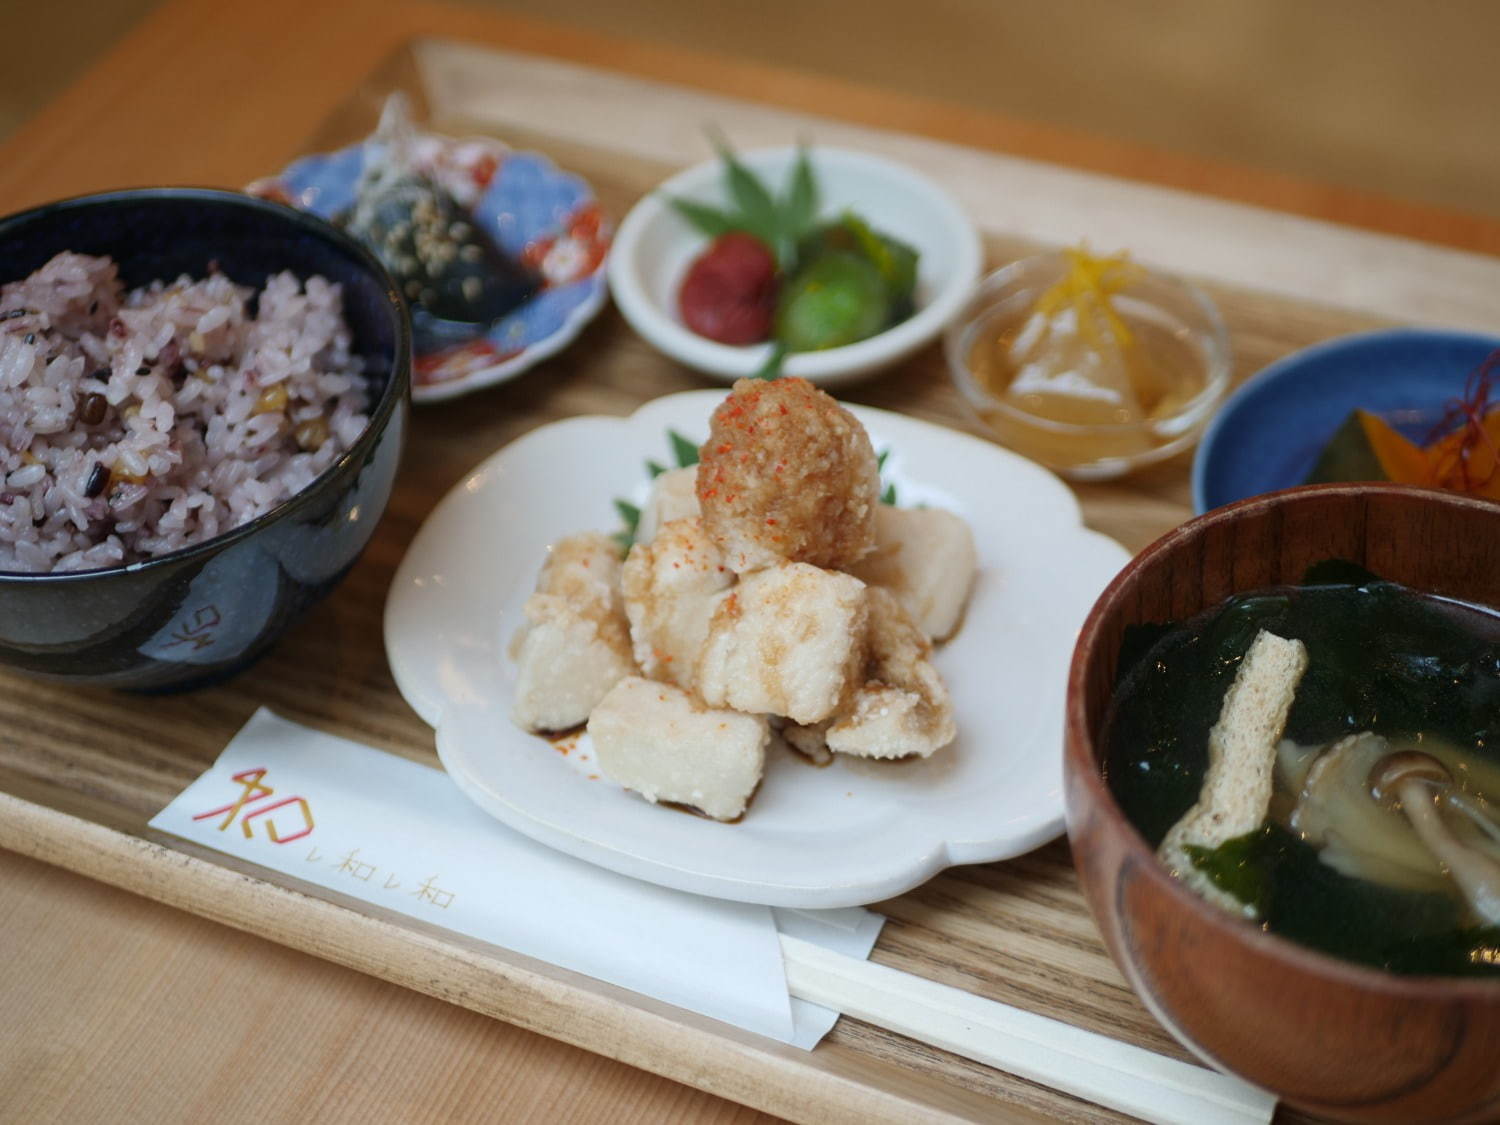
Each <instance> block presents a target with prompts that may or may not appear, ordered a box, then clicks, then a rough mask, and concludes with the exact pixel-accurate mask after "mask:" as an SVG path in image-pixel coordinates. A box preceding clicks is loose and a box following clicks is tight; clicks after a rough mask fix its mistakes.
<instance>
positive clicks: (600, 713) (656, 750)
mask: <svg viewBox="0 0 1500 1125" xmlns="http://www.w3.org/2000/svg"><path fill="white" fill-rule="evenodd" d="M589 736H590V737H591V738H592V739H593V741H594V757H595V760H596V761H597V762H598V763H599V769H600V771H601V772H602V773H603V774H604V775H605V776H606V777H608V778H609V779H610V780H612V781H614V782H615V783H617V784H619V785H623V786H624V787H625V788H626V789H631V790H634V791H635V792H637V793H639V794H640V795H641V796H642V797H645V798H646V800H648V801H650V802H652V803H653V804H654V803H656V802H658V801H670V802H673V803H674V804H679V805H690V806H692V807H693V808H695V809H697V810H699V811H700V812H702V813H704V814H705V815H706V816H711V817H713V818H714V819H715V820H735V819H737V818H738V817H740V816H741V815H743V814H744V812H745V808H746V807H747V806H748V804H749V803H750V798H751V796H752V795H753V794H754V793H755V788H756V786H758V785H759V784H760V779H761V775H762V774H763V773H764V772H765V765H766V743H767V742H768V741H769V740H770V728H769V727H768V726H767V724H766V719H765V717H764V716H763V715H742V714H739V713H738V712H735V711H716V710H712V709H710V708H707V707H705V706H704V705H703V704H702V703H700V702H699V701H698V700H696V699H694V698H693V696H691V695H689V694H688V693H687V692H685V691H683V690H682V689H681V688H678V687H674V686H672V685H671V684H663V683H656V682H654V681H651V680H646V679H642V678H641V677H639V676H629V677H627V678H625V679H623V680H621V681H620V682H619V683H618V684H616V685H615V687H614V689H613V690H612V691H610V693H609V694H608V695H606V696H605V697H604V699H603V700H601V701H600V703H599V705H598V706H597V707H595V708H594V713H593V714H592V715H591V716H589Z"/></svg>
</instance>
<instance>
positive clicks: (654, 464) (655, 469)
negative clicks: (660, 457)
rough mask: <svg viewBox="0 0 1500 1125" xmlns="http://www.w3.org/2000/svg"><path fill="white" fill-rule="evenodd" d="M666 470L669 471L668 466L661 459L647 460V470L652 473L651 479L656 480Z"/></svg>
mask: <svg viewBox="0 0 1500 1125" xmlns="http://www.w3.org/2000/svg"><path fill="white" fill-rule="evenodd" d="M666 471H667V467H666V466H665V465H663V464H662V463H661V462H660V461H650V460H648V461H647V462H646V472H648V473H650V474H651V479H652V480H655V479H656V478H657V477H659V476H661V475H662V473H664V472H666Z"/></svg>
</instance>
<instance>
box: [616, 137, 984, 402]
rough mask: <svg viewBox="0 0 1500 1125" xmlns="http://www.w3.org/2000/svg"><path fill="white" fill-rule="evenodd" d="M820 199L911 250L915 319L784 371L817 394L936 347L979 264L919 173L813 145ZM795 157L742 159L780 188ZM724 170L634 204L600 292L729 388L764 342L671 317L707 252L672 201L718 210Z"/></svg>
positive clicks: (764, 351) (946, 198)
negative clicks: (692, 268) (688, 276)
mask: <svg viewBox="0 0 1500 1125" xmlns="http://www.w3.org/2000/svg"><path fill="white" fill-rule="evenodd" d="M808 152H809V156H810V158H811V162H812V166H813V171H814V173H815V175H816V176H817V180H818V186H819V189H820V194H821V197H822V206H821V209H820V211H819V216H820V217H821V218H825V219H833V218H836V217H837V216H838V215H841V214H843V213H844V212H845V211H854V212H855V213H857V214H858V215H860V216H861V217H862V218H864V219H865V220H866V221H868V222H869V223H870V224H871V225H872V226H873V227H875V228H876V229H877V230H880V231H883V232H886V233H888V234H890V235H893V236H894V237H896V238H899V239H901V240H902V241H903V242H906V243H908V244H909V245H911V246H912V247H914V248H915V249H916V250H917V251H918V253H919V254H920V255H921V256H920V258H919V259H918V262H917V300H916V303H917V309H916V312H915V313H914V314H913V315H912V316H910V317H908V318H907V319H906V320H903V321H902V322H901V323H899V324H896V325H893V326H892V327H890V328H888V329H886V330H885V331H884V332H881V333H879V334H878V335H875V336H871V337H870V338H869V339H867V340H861V341H859V342H858V343H855V344H849V345H847V346H845V347H842V348H830V349H828V350H827V351H821V352H798V353H794V354H792V355H790V356H788V357H787V359H786V361H785V363H784V364H783V365H782V372H783V374H786V375H799V376H801V377H802V378H804V379H807V380H808V381H809V382H813V383H817V384H818V385H820V386H823V387H834V386H842V385H844V384H846V383H850V382H853V381H854V380H855V379H858V378H860V377H861V376H865V375H869V374H873V373H874V372H876V371H879V370H881V369H883V368H886V367H890V366H891V365H892V364H894V363H897V362H898V361H900V360H902V359H905V358H906V357H907V356H909V355H911V354H912V353H913V352H915V351H916V350H917V349H918V348H921V347H923V346H924V345H926V344H929V343H931V342H932V341H933V340H935V339H936V338H937V337H938V335H939V334H940V333H941V332H942V331H943V329H944V328H945V327H946V326H947V325H948V322H949V321H951V320H952V319H953V318H954V317H955V316H957V315H958V313H959V312H960V311H962V309H963V307H964V305H965V304H966V303H967V301H968V299H969V297H970V295H971V294H972V293H973V291H974V287H975V286H976V285H977V284H978V282H979V273H980V269H981V267H982V265H983V261H984V252H983V248H982V246H981V244H980V241H979V232H978V231H977V230H976V229H975V227H974V224H973V222H971V221H970V219H969V217H968V216H967V215H965V214H964V212H963V209H962V208H960V207H959V205H958V203H957V202H955V201H954V199H953V197H952V196H951V195H949V194H948V193H947V192H946V191H944V190H943V189H942V188H940V187H939V186H938V185H937V184H935V183H933V182H932V181H931V180H929V179H927V178H926V177H924V176H921V175H918V174H917V173H916V172H913V171H911V170H910V169H908V168H905V167H902V166H901V165H899V164H894V163H892V162H891V161H889V160H885V159H882V158H881V157H878V156H872V155H870V154H869V153H862V152H850V151H848V150H845V149H838V148H825V147H823V146H821V145H814V146H812V147H811V148H809V150H808ZM797 153H798V150H797V149H796V148H794V147H787V148H770V149H759V150H756V151H752V152H745V153H741V154H740V159H741V160H742V161H743V162H744V163H745V165H746V166H747V167H749V168H750V169H751V171H753V172H754V173H755V174H756V175H757V176H759V177H761V179H762V180H763V181H764V182H766V183H767V185H768V186H770V187H772V188H774V189H776V190H779V189H780V187H781V185H782V184H783V183H784V182H785V180H786V177H787V174H788V172H789V170H790V169H791V166H792V163H793V161H795V160H796V158H797ZM722 179H723V164H722V162H721V161H720V160H719V159H718V158H717V157H715V158H714V159H713V160H709V161H706V162H704V163H702V164H698V165H695V166H693V167H692V168H689V169H687V170H686V171H684V172H681V173H679V174H678V175H676V176H673V177H672V178H671V179H669V180H668V181H667V182H666V183H664V184H662V185H661V186H660V187H659V188H657V189H656V190H655V191H653V192H651V193H650V194H648V195H646V196H645V197H644V198H642V199H641V200H640V202H638V203H637V204H636V205H635V206H634V207H633V208H631V210H630V213H629V214H628V215H626V216H625V220H624V222H622V223H621V224H620V227H619V230H618V231H617V232H616V233H615V240H614V245H613V248H612V249H611V251H610V258H609V264H608V274H609V287H610V292H611V293H612V294H613V296H614V299H615V304H616V305H618V306H619V309H620V311H621V312H622V313H623V314H624V316H625V319H626V320H628V321H629V322H630V326H631V327H632V328H634V329H635V330H636V331H637V332H639V333H640V334H641V335H642V336H644V337H645V338H646V339H647V340H648V341H649V342H650V343H651V344H652V345H653V346H655V347H656V348H658V349H659V350H661V351H663V352H665V353H666V354H667V355H669V356H671V357H672V358H673V359H675V360H677V361H679V362H681V363H685V364H687V365H688V366H689V367H692V368H694V369H696V370H698V371H701V372H702V373H704V374H705V375H711V376H713V377H714V378H717V379H721V380H723V381H724V382H732V381H733V380H735V379H738V378H740V377H741V376H745V375H753V374H754V373H755V372H756V371H758V370H760V368H761V367H762V365H764V364H765V362H766V360H767V359H768V358H769V356H770V354H771V345H770V344H756V345H751V346H747V347H736V346H733V345H730V344H720V343H717V342H715V341H713V340H709V339H707V338H705V337H703V336H699V335H698V334H697V333H695V332H693V331H692V330H691V329H689V328H688V327H687V326H686V325H684V324H683V323H682V320H681V318H680V317H679V316H678V313H677V290H678V287H679V286H680V284H681V282H682V277H683V275H684V274H685V273H686V272H687V268H688V266H689V265H690V264H691V263H692V260H693V259H694V258H695V257H697V255H698V254H699V253H701V252H702V250H703V249H704V247H705V245H706V240H705V238H704V236H703V234H702V233H701V232H700V231H698V230H696V229H695V228H693V227H692V226H690V225H689V224H688V222H687V221H686V220H685V219H684V218H683V217H682V216H681V215H679V214H678V213H677V211H676V210H675V209H674V208H673V207H672V205H671V200H673V199H688V200H692V201H693V202H697V203H705V204H709V205H711V206H723V205H724V202H725V199H724V189H723V184H722Z"/></svg>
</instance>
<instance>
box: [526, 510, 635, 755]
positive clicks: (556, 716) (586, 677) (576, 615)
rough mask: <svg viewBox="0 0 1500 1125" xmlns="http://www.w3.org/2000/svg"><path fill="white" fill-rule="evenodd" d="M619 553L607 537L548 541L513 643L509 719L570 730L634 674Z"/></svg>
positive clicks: (532, 726) (543, 728)
mask: <svg viewBox="0 0 1500 1125" xmlns="http://www.w3.org/2000/svg"><path fill="white" fill-rule="evenodd" d="M620 571H621V565H620V551H619V548H618V547H617V546H616V545H615V544H614V542H613V540H611V539H610V538H609V536H607V535H603V534H598V533H593V532H590V533H586V534H583V535H573V536H569V537H568V538H566V539H561V540H559V541H558V542H557V543H555V544H553V546H552V548H551V551H550V552H549V553H548V556H547V561H546V563H544V564H543V566H542V570H541V573H540V574H539V575H538V576H537V584H536V592H535V593H534V594H532V595H531V596H530V597H529V598H527V599H526V605H525V607H524V609H523V612H524V614H525V616H526V623H525V624H524V625H522V626H521V628H520V629H519V630H518V631H517V633H516V636H515V638H514V640H512V641H511V647H510V654H511V657H512V658H513V659H514V660H515V661H516V663H517V665H519V676H518V678H517V682H516V692H515V699H514V701H513V702H512V705H511V718H513V719H514V720H515V722H516V723H517V725H519V726H521V727H524V728H525V729H526V730H531V731H553V730H567V729H569V728H570V727H576V726H578V724H580V723H582V722H584V721H585V720H586V719H587V718H588V717H589V712H590V711H592V710H593V708H594V705H595V704H597V703H598V702H599V700H601V699H603V698H604V696H605V694H606V693H607V692H608V691H609V689H610V688H612V687H614V686H615V684H617V683H618V682H619V681H620V679H621V678H622V677H624V676H628V675H630V674H631V673H633V672H634V671H635V662H634V661H633V660H632V659H631V649H630V626H629V624H628V623H627V621H626V619H625V608H624V603H623V601H622V600H621V596H620Z"/></svg>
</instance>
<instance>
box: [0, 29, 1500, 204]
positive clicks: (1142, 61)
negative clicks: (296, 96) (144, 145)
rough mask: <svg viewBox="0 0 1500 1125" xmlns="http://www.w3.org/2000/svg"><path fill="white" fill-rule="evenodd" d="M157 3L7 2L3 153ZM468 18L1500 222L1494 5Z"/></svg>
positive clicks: (1, 87) (1, 73)
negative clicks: (859, 89) (969, 111)
mask: <svg viewBox="0 0 1500 1125" xmlns="http://www.w3.org/2000/svg"><path fill="white" fill-rule="evenodd" d="M153 2H154V0H72V2H70V3H62V4H38V3H36V2H35V0H0V19H3V25H4V26H5V27H6V28H7V32H6V38H7V40H8V41H10V42H13V43H14V42H18V41H19V42H23V43H27V44H29V45H30V46H32V47H33V48H34V49H28V50H25V51H15V52H9V53H8V56H9V57H8V58H7V62H6V65H5V67H3V68H0V136H3V135H4V134H5V133H6V132H8V131H9V130H10V129H12V128H14V127H15V125H17V124H18V123H19V122H20V121H22V120H24V119H25V118H26V117H27V116H29V115H30V114H32V113H34V112H35V111H36V110H37V109H38V108H39V107H40V106H42V105H43V104H45V103H46V102H47V101H48V100H49V99H50V98H52V97H53V96H55V95H56V94H57V92H58V91H59V90H61V89H62V87H63V86H64V85H65V84H66V83H67V82H68V80H69V79H70V78H71V77H73V76H74V75H75V74H77V73H78V72H79V71H80V70H81V69H82V68H84V67H86V66H87V65H88V63H89V62H90V61H91V60H92V59H93V58H94V57H96V55H97V54H98V53H99V52H101V51H103V50H104V49H106V48H107V47H108V45H109V44H110V43H112V42H113V41H114V40H115V39H117V38H118V37H119V36H120V35H121V34H122V33H123V32H124V31H125V30H126V29H127V28H128V27H129V26H130V25H131V24H132V23H133V22H134V21H136V20H137V19H139V18H140V17H141V16H142V15H143V14H144V13H145V12H146V11H148V10H149V9H150V8H151V7H152V5H153ZM230 2H238V0H230ZM463 2H466V3H472V4H482V5H486V6H489V7H494V8H501V9H508V10H511V11H516V12H522V13H525V14H528V15H534V16H538V17H542V18H546V19H551V20H556V21H560V22H565V23H571V24H576V25H581V26H585V27H589V28H592V29H595V30H598V31H604V32H613V33H618V34H622V35H629V36H633V37H636V38H641V39H648V40H656V41H660V42H667V43H672V44H677V45H682V46H689V47H694V48H698V49H702V50H708V51H714V52H724V53H733V54H740V55H744V56H748V57H751V58H754V59H757V60H760V61H765V62H771V63H777V64H782V65H787V66H791V67H796V68H801V69H806V70H813V71H820V72H824V73H827V74H830V75H834V76H837V77H840V78H845V79H849V80H853V81H858V82H865V83H876V84H883V85H888V86H891V87H895V88H897V89H899V90H901V91H903V92H907V93H916V94H922V95H926V96H929V97H932V98H936V99H940V100H944V101H951V102H962V103H966V104H968V105H971V106H974V107H977V108H981V109H986V110H991V111H996V112H1000V113H1004V114H1008V115H1012V116H1015V117H1018V118H1024V119H1030V120H1034V121H1039V122H1044V123H1047V124H1050V125H1054V126H1061V127H1064V128H1067V129H1071V130H1076V131H1078V132H1083V133H1091V134H1095V135H1099V136H1105V137H1114V138H1118V139H1120V140H1125V141H1130V142H1134V143H1139V144H1147V145H1152V146H1159V147H1161V148H1164V149H1173V150H1177V151H1182V152H1187V153H1192V154H1195V155H1198V156H1203V157H1209V158H1214V159H1218V160H1223V161H1227V162H1233V163H1240V164H1249V165H1254V166H1257V167H1261V168H1265V169H1269V170H1273V171H1279V172H1285V173H1289V174H1292V175H1298V176H1303V177H1310V178H1313V179H1319V180H1324V181H1328V182H1333V183H1338V184H1345V185H1350V186H1355V187H1360V188H1364V189H1366V190H1370V191H1375V192H1379V193H1381V194H1387V195H1393V196H1398V197H1404V198H1407V199H1411V200H1416V201H1421V202H1426V203H1430V204H1435V205H1439V206H1445V207H1451V208H1455V209H1459V210H1466V211H1472V212H1477V213H1487V214H1491V215H1495V214H1500V190H1497V188H1500V114H1497V113H1496V111H1495V104H1496V103H1495V98H1494V95H1493V90H1492V89H1491V88H1490V75H1491V74H1492V72H1493V68H1494V62H1495V54H1494V52H1495V44H1496V42H1500V3H1496V2H1494V0H1437V2H1433V0H738V2H726V0H463ZM360 5H361V0H349V3H348V5H347V7H348V9H349V18H350V19H351V20H357V19H358V18H359V8H360ZM13 37H19V38H13ZM168 65H169V61H168ZM101 159H107V155H106V154H101Z"/></svg>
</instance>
